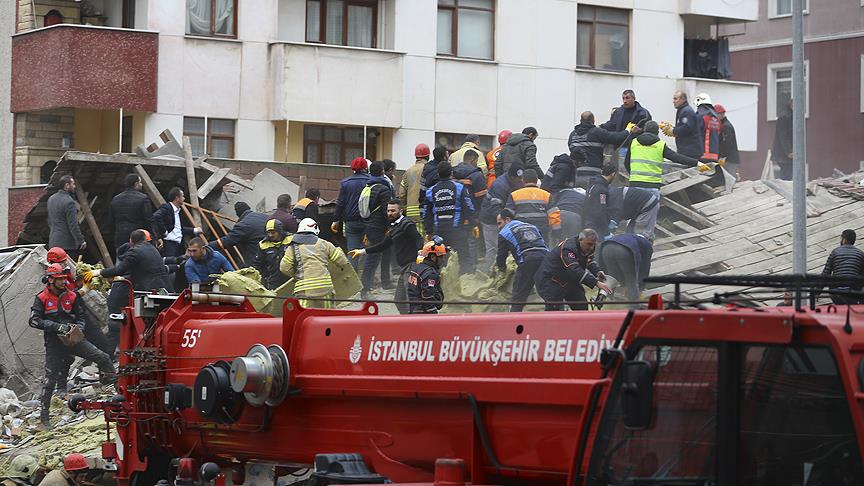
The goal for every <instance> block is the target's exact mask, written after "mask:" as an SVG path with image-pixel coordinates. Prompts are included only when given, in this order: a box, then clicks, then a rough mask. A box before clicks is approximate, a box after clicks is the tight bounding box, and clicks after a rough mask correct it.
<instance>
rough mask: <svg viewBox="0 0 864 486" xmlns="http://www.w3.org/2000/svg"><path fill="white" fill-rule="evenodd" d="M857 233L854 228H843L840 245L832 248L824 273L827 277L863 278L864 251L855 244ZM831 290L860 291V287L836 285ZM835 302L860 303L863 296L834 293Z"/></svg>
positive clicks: (832, 297) (832, 298)
mask: <svg viewBox="0 0 864 486" xmlns="http://www.w3.org/2000/svg"><path fill="white" fill-rule="evenodd" d="M856 238H857V235H856V234H855V231H854V230H851V229H847V230H843V233H841V234H840V246H838V247H837V248H834V249H833V250H831V254H829V255H828V260H826V261H825V268H823V269H822V275H823V276H826V277H845V278H862V277H864V252H862V251H861V249H859V248H858V247H856V246H855V239H856ZM831 290H840V291H847V292H848V291H850V290H851V291H855V292H860V291H861V288H860V287H845V286H844V287H834V288H832V289H831ZM831 300H832V301H833V302H834V303H835V304H841V305H842V304H860V303H861V300H862V299H861V298H860V297H858V296H854V295H841V294H832V295H831Z"/></svg>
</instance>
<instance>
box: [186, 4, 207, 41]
mask: <svg viewBox="0 0 864 486" xmlns="http://www.w3.org/2000/svg"><path fill="white" fill-rule="evenodd" d="M186 32H188V33H190V34H200V35H210V0H186Z"/></svg>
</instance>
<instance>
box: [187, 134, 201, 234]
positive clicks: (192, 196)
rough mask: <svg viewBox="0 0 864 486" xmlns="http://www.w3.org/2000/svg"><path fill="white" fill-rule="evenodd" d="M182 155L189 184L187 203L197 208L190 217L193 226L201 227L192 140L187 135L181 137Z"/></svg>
mask: <svg viewBox="0 0 864 486" xmlns="http://www.w3.org/2000/svg"><path fill="white" fill-rule="evenodd" d="M183 155H184V156H185V157H186V182H187V184H188V186H189V203H190V204H191V205H192V206H193V207H194V208H195V209H197V210H198V214H195V215H193V216H195V218H194V219H190V221H192V222H193V223H194V224H195V226H197V227H199V228H200V227H201V209H200V208H201V203H200V201H199V200H198V185H197V184H198V183H197V182H195V162H194V161H193V160H192V142H190V141H189V137H187V136H184V137H183Z"/></svg>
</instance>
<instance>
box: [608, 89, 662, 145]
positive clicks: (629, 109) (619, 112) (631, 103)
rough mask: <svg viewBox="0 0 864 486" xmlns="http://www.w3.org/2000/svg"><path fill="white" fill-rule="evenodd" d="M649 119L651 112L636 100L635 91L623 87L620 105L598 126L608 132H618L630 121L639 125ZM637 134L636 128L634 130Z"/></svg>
mask: <svg viewBox="0 0 864 486" xmlns="http://www.w3.org/2000/svg"><path fill="white" fill-rule="evenodd" d="M650 119H651V112H649V111H648V110H647V109H646V108H645V107H644V106H642V105H641V104H639V102H638V101H636V93H635V92H634V91H633V90H632V89H625V90H624V91H623V92H622V93H621V106H619V107H618V108H615V110H613V111H612V116H611V117H609V121H607V122H606V123H604V124H602V125H600V128H602V129H604V130H608V131H610V132H620V131H622V130H624V129H625V128H627V125H628V124H630V123H632V124H633V125H636V126H637V127H641V126H642V125H644V124H645V122H646V121H648V120H650ZM635 133H637V134H638V129H637V131H636V132H635Z"/></svg>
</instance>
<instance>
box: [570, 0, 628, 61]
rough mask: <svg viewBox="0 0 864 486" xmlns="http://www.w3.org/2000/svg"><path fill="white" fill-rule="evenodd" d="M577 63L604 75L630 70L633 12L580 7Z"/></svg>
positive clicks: (577, 27)
mask: <svg viewBox="0 0 864 486" xmlns="http://www.w3.org/2000/svg"><path fill="white" fill-rule="evenodd" d="M578 17H579V19H578V21H577V24H576V37H577V39H576V63H577V64H578V65H579V66H581V67H586V68H591V69H599V70H603V71H621V72H627V71H628V70H629V69H630V12H629V11H627V10H620V9H615V8H604V7H592V6H588V5H579V13H578Z"/></svg>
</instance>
